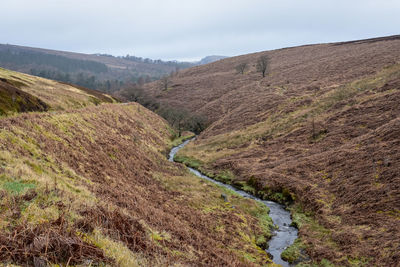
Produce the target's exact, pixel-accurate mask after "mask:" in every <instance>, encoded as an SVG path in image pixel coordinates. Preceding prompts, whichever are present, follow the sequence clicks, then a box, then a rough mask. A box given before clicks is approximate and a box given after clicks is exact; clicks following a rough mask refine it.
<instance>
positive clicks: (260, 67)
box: [256, 56, 270, 78]
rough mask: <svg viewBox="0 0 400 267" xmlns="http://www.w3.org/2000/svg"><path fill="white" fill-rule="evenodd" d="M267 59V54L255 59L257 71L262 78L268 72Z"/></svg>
mask: <svg viewBox="0 0 400 267" xmlns="http://www.w3.org/2000/svg"><path fill="white" fill-rule="evenodd" d="M269 61H270V60H269V58H268V56H261V57H259V58H258V59H257V65H256V67H257V71H258V72H261V73H262V76H263V78H264V77H265V75H266V74H267V73H268V67H269V63H270V62H269Z"/></svg>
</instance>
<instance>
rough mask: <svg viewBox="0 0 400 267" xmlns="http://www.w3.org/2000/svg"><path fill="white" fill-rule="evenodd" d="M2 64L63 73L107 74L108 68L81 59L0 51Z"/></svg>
mask: <svg viewBox="0 0 400 267" xmlns="http://www.w3.org/2000/svg"><path fill="white" fill-rule="evenodd" d="M0 62H1V63H3V64H4V63H8V64H16V65H30V64H34V65H46V66H50V67H53V68H55V69H56V70H58V71H61V72H67V73H72V72H79V71H90V72H94V73H105V72H107V71H108V68H107V66H106V65H105V64H103V63H99V62H95V61H90V60H81V59H71V58H67V57H64V56H58V55H51V54H44V53H37V52H34V51H18V50H11V49H7V50H0Z"/></svg>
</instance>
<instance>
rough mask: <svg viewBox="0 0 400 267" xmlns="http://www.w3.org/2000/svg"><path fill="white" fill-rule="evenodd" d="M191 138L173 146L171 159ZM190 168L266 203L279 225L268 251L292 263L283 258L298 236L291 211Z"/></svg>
mask: <svg viewBox="0 0 400 267" xmlns="http://www.w3.org/2000/svg"><path fill="white" fill-rule="evenodd" d="M191 140H193V139H190V140H187V141H185V142H183V143H182V144H180V145H179V146H176V147H174V148H172V149H171V151H170V153H169V161H172V162H173V161H174V157H175V155H176V153H177V152H178V151H179V150H180V149H181V148H183V147H184V146H185V145H187V144H188V143H189V142H190V141H191ZM188 169H189V170H190V171H191V172H192V173H194V174H195V175H196V176H198V177H200V178H203V179H205V180H208V181H211V182H213V183H215V184H217V185H220V186H223V187H226V188H228V189H230V190H233V191H235V192H236V193H238V194H239V195H241V196H243V197H246V198H251V199H254V200H256V201H259V202H261V203H263V204H265V205H266V206H267V207H268V208H269V210H270V212H269V216H270V217H271V219H272V221H273V222H274V224H275V225H276V226H278V229H277V230H275V231H274V233H273V237H272V238H271V239H270V240H269V242H268V244H269V248H268V249H267V252H268V253H269V254H271V255H272V257H273V258H272V259H273V261H274V263H276V264H280V265H282V266H284V267H289V266H290V264H289V263H288V262H286V261H284V260H282V259H281V254H282V252H283V251H284V250H285V249H286V248H287V247H288V246H290V245H291V244H293V242H294V240H295V239H296V238H297V233H298V231H297V229H296V228H294V227H292V226H290V224H291V223H292V220H291V218H290V212H289V211H287V210H286V209H285V207H284V206H283V205H281V204H278V203H276V202H273V201H267V200H262V199H260V198H257V197H255V196H253V195H251V194H249V193H247V192H245V191H242V190H239V189H237V188H235V187H233V186H231V185H227V184H224V183H221V182H218V181H216V180H214V179H211V178H210V177H207V176H205V175H203V174H201V173H200V172H199V171H197V170H195V169H192V168H190V167H188Z"/></svg>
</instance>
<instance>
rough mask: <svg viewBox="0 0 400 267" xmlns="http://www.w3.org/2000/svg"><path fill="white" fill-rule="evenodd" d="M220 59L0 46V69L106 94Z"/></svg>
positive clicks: (215, 57) (219, 57) (214, 57)
mask: <svg viewBox="0 0 400 267" xmlns="http://www.w3.org/2000/svg"><path fill="white" fill-rule="evenodd" d="M222 58H225V57H223V56H207V57H205V58H203V59H201V60H200V61H198V62H178V61H162V60H152V59H149V58H141V57H136V56H130V55H126V56H122V57H121V56H120V57H115V56H112V55H107V54H83V53H74V52H66V51H57V50H50V49H42V48H33V47H25V46H17V45H9V44H0V67H3V68H7V69H10V70H14V71H19V72H23V73H27V74H31V75H36V76H40V77H43V78H49V79H53V80H57V81H61V82H69V83H74V84H77V85H80V86H84V87H88V88H92V89H96V90H99V91H103V92H107V93H112V92H114V91H117V90H120V89H121V88H123V87H124V86H129V85H132V84H134V83H139V84H143V83H145V82H150V81H154V80H157V79H159V78H161V77H162V76H164V75H170V74H171V73H174V72H176V71H179V70H180V69H185V68H189V67H193V66H196V65H202V64H207V63H210V62H214V61H217V60H219V59H222Z"/></svg>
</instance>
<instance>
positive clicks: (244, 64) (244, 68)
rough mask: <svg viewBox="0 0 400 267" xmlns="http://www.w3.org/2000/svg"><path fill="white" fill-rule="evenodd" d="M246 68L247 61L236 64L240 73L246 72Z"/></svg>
mask: <svg viewBox="0 0 400 267" xmlns="http://www.w3.org/2000/svg"><path fill="white" fill-rule="evenodd" d="M246 69H247V63H246V62H244V63H240V64H239V65H237V66H236V71H237V72H238V73H240V74H244V72H245V71H246Z"/></svg>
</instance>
